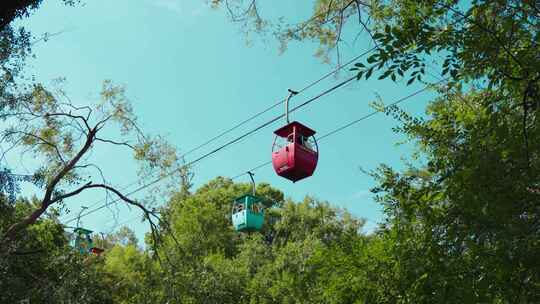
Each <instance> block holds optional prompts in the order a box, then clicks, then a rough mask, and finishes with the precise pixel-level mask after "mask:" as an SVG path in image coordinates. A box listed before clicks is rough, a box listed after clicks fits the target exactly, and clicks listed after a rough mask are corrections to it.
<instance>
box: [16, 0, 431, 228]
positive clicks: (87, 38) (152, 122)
mask: <svg viewBox="0 0 540 304" xmlns="http://www.w3.org/2000/svg"><path fill="white" fill-rule="evenodd" d="M86 2H87V3H86V4H85V5H84V6H82V7H75V8H71V7H65V6H63V5H61V1H59V0H46V1H44V4H43V6H42V7H41V8H40V9H39V10H38V11H37V12H36V13H35V14H34V15H33V16H32V17H30V18H28V19H26V20H24V22H23V23H24V24H25V25H26V26H28V27H29V29H31V30H32V32H33V33H34V34H35V35H39V34H42V33H44V32H49V33H54V32H58V31H62V30H67V32H65V33H63V34H61V35H59V36H56V37H53V38H51V39H50V40H49V41H47V42H45V43H39V44H36V46H35V48H34V51H35V55H36V58H35V59H33V60H31V61H30V62H29V64H30V66H31V71H32V72H33V73H34V74H35V75H36V76H37V79H38V80H40V81H43V82H49V81H51V80H52V79H53V78H56V77H66V78H67V81H68V86H67V88H68V92H69V94H70V95H71V96H72V98H73V99H74V100H76V101H78V102H80V103H88V102H94V101H96V96H97V93H98V92H99V88H100V85H101V83H102V81H103V80H104V79H111V80H113V81H114V82H116V83H119V84H124V85H125V86H126V87H127V94H128V96H130V97H131V99H132V101H133V102H134V107H135V111H136V113H137V114H138V116H139V120H140V123H141V124H142V125H143V127H144V129H145V130H147V131H150V132H151V133H154V134H163V135H166V137H167V138H168V140H169V141H170V142H172V143H174V144H175V145H176V146H177V147H178V148H179V150H180V151H187V150H189V149H191V148H193V147H194V146H196V145H198V144H200V143H201V142H204V141H205V140H207V139H208V138H210V137H212V136H214V135H216V134H218V133H219V132H221V131H222V130H224V129H225V128H229V127H231V126H232V125H234V124H236V123H237V122H239V121H242V120H243V119H245V118H246V117H248V116H250V115H252V114H254V113H256V112H257V111H260V110H261V109H264V108H265V107H267V106H269V105H271V104H273V103H275V102H276V101H277V100H279V99H280V98H283V97H284V96H285V95H286V90H287V88H293V89H294V88H300V87H303V86H304V85H306V84H307V83H309V82H310V81H312V80H315V79H317V78H319V77H320V76H321V75H322V74H324V73H326V72H328V71H329V70H330V69H332V68H333V66H331V65H328V64H324V63H322V62H321V61H320V60H319V59H317V58H315V57H314V56H313V54H314V52H315V49H316V45H315V44H311V43H293V44H291V45H290V47H289V50H288V51H287V52H286V53H285V54H283V55H279V54H278V44H277V42H276V41H274V40H272V39H268V40H267V41H266V42H263V41H260V40H255V41H254V43H253V45H251V46H249V47H248V46H246V43H245V39H244V37H243V36H242V35H241V34H240V33H239V31H238V25H237V24H232V23H231V22H229V21H228V20H227V18H226V16H225V15H224V12H223V11H216V10H212V9H211V8H209V7H208V5H207V4H206V3H205V1H203V0H137V1H133V0H115V1H110V0H92V1H86ZM269 2H270V1H269ZM271 2H272V3H274V2H280V3H281V4H275V3H274V4H272V6H271V7H270V6H268V7H262V8H261V13H262V14H263V15H265V16H279V15H285V16H286V17H287V18H289V20H291V21H300V20H301V18H305V17H306V16H308V15H309V12H310V10H311V7H312V4H311V3H310V2H309V1H271ZM299 2H304V3H302V4H300V3H299ZM348 32H350V33H352V30H349V31H348ZM352 37H353V36H349V37H345V40H347V39H348V38H350V39H348V42H349V44H348V45H343V46H342V51H343V55H342V57H343V58H344V59H347V58H351V57H353V56H354V55H357V54H359V53H361V52H363V51H364V50H366V49H369V48H370V47H371V45H370V44H369V42H368V41H367V40H366V39H364V38H360V39H359V40H358V41H357V42H356V43H355V44H354V45H353V43H352V40H353V39H352ZM348 73H349V72H345V73H342V74H340V78H338V79H336V78H330V79H328V80H327V81H325V82H323V83H321V84H319V85H318V86H317V87H315V88H313V89H311V90H310V91H308V92H306V93H305V94H304V95H302V96H299V97H296V98H295V99H293V101H292V105H293V106H294V104H295V103H299V102H302V101H304V100H306V99H307V98H309V97H311V96H314V95H316V94H318V93H319V92H321V91H323V90H324V89H326V88H329V87H331V86H332V85H334V84H335V83H337V82H338V81H340V80H342V79H343V78H344V77H346V76H347V75H348ZM416 89H418V87H415V86H410V87H407V86H405V84H395V83H392V82H390V81H379V80H376V77H374V78H373V79H370V80H369V81H361V82H356V83H354V84H352V85H350V86H348V87H346V88H343V89H340V90H338V91H336V92H335V93H333V94H331V95H330V96H327V97H324V98H322V99H321V100H319V101H317V102H316V103H314V104H312V105H310V106H308V107H306V108H304V109H302V110H300V111H298V112H296V113H294V114H292V118H293V119H295V120H299V121H301V122H303V123H305V124H307V125H308V126H310V127H312V128H313V129H315V130H317V131H318V132H319V133H320V134H324V133H326V132H328V131H330V130H332V129H334V128H336V127H339V126H341V125H343V124H345V123H347V122H349V121H351V120H354V119H357V118H359V117H361V116H363V115H365V114H367V113H369V112H371V111H372V109H371V108H370V107H369V105H368V104H369V102H371V101H373V100H374V98H375V96H376V95H377V94H378V95H380V96H381V97H382V98H383V100H384V101H385V102H387V103H389V102H392V101H394V100H395V99H397V98H399V97H402V96H405V95H407V94H409V93H411V92H413V91H414V90H416ZM429 97H430V94H423V95H421V96H418V97H415V98H413V99H411V100H409V101H408V102H406V103H404V104H403V108H405V109H406V110H407V111H409V112H411V113H416V114H419V113H423V109H424V108H425V105H426V102H427V100H428V98H429ZM281 112H282V107H279V108H277V109H275V111H273V112H271V113H268V114H267V115H266V116H264V117H261V118H260V119H259V120H256V121H254V122H252V123H251V124H249V125H247V126H245V128H243V129H241V130H237V132H236V133H234V134H231V135H230V136H229V137H228V138H225V139H223V140H227V139H230V138H233V137H235V136H238V135H239V134H242V132H245V131H247V130H249V129H251V128H253V127H254V126H257V125H259V124H261V123H262V122H264V121H266V120H268V119H270V118H272V117H274V116H276V115H277V114H280V113H281ZM281 123H282V122H280V123H279V124H274V125H272V126H271V127H269V128H266V129H263V130H262V131H260V132H258V133H257V134H255V135H253V136H251V137H249V138H248V139H247V140H244V141H242V142H241V143H240V144H237V145H234V146H232V147H230V148H227V149H226V150H225V151H222V152H220V153H218V154H216V155H214V156H213V157H211V158H208V159H205V160H204V161H202V162H200V163H199V164H197V165H196V167H195V168H194V173H195V179H194V182H195V187H198V186H200V185H201V184H204V183H205V182H207V181H208V180H210V179H212V178H214V177H216V176H219V175H221V176H234V175H237V174H239V173H242V172H245V171H246V170H247V169H249V168H252V167H253V166H255V165H258V164H260V163H261V162H264V161H266V160H269V159H270V149H271V143H272V140H273V135H272V132H273V130H274V129H276V128H277V127H278V126H279V125H280V124H281ZM394 125H395V122H394V121H393V120H392V119H391V118H389V117H386V116H384V115H382V114H379V115H377V116H375V117H372V118H370V119H368V120H366V121H363V122H361V123H359V124H357V125H355V126H353V127H351V128H348V129H346V130H344V131H342V132H340V133H338V134H336V135H334V136H332V137H330V138H328V139H327V140H325V141H324V142H323V143H321V146H320V150H321V154H320V159H319V166H318V168H317V170H316V172H315V175H314V176H313V177H311V178H309V179H306V180H304V181H301V182H298V183H296V184H292V183H290V182H289V181H287V180H284V179H282V178H280V177H278V176H276V175H275V173H274V172H273V170H272V168H271V166H267V167H264V168H262V169H260V170H258V171H257V172H255V173H256V180H257V182H268V183H270V184H272V185H273V186H274V187H277V188H279V189H281V190H282V191H283V192H284V193H285V194H286V196H289V197H292V198H294V199H296V200H300V199H302V198H303V197H304V196H305V195H307V194H309V195H313V196H315V197H317V198H320V199H324V200H328V201H330V202H332V203H333V204H335V205H337V206H340V207H344V208H347V209H348V210H349V211H350V212H351V213H353V214H354V215H356V216H358V217H363V218H366V219H367V220H368V225H367V227H366V229H367V230H368V231H369V230H371V229H373V227H374V226H375V225H376V222H377V221H379V220H380V219H381V218H382V214H381V210H380V208H379V207H378V206H377V204H376V203H374V202H373V200H372V197H371V194H370V193H369V191H368V190H369V189H370V188H371V187H372V186H373V185H374V181H373V180H372V178H371V177H369V176H367V175H365V174H364V173H362V172H361V170H360V168H364V169H367V170H369V169H374V168H376V167H377V166H378V165H379V164H380V163H386V164H389V165H391V166H393V167H396V168H400V167H402V164H403V161H402V160H401V158H402V157H404V156H405V157H407V156H408V155H410V153H411V149H410V147H408V146H396V143H397V142H398V141H400V140H402V139H403V138H402V137H400V136H397V135H395V134H394V133H393V132H392V131H391V128H392V126H394ZM222 142H223V141H222ZM222 142H217V143H215V144H214V145H211V146H209V147H207V148H206V149H204V150H201V151H198V153H194V154H192V155H191V157H188V159H187V160H188V161H189V160H190V159H192V158H194V157H196V156H198V155H200V154H202V153H205V152H206V151H209V150H210V149H211V148H213V147H216V146H217V145H219V144H220V143H222ZM122 152H124V153H122ZM93 157H94V158H95V159H96V162H97V163H100V164H102V165H103V167H104V168H105V173H106V175H108V176H109V177H110V181H111V182H112V183H114V184H116V185H125V184H128V183H131V182H132V181H134V180H135V179H136V174H135V167H134V164H133V162H132V161H130V160H128V159H126V157H125V151H122V150H121V149H118V148H114V149H112V148H110V149H98V150H97V151H96V153H94V155H93ZM248 180H249V179H248V177H246V176H245V177H243V178H242V179H240V180H239V181H244V182H247V181H248ZM143 196H144V193H141V194H138V195H137V197H143ZM101 198H103V193H102V192H97V191H96V192H89V193H86V194H84V195H82V196H80V197H79V198H77V199H74V200H71V201H69V202H68V205H69V206H70V207H71V208H72V210H73V212H75V213H76V212H78V210H79V206H80V205H86V206H90V205H92V204H93V203H95V202H97V201H99V199H101ZM114 208H117V209H115V210H116V211H115V212H117V214H118V222H120V223H122V222H125V221H127V220H130V219H134V218H136V217H138V216H140V212H139V211H138V210H136V209H133V208H132V209H131V210H130V209H128V208H126V207H124V206H123V205H122V204H120V205H118V206H115V207H114ZM71 216H72V215H70V216H69V217H71ZM112 218H113V216H112V212H111V211H109V210H106V209H105V210H103V211H102V212H97V213H95V214H93V215H91V216H89V217H88V218H85V219H84V220H83V222H84V224H85V226H86V227H87V228H89V229H93V230H95V231H102V232H110V229H111V228H112V227H113V224H114V221H113V220H112ZM126 225H127V226H128V227H130V228H132V229H134V230H135V231H136V232H137V234H138V236H139V237H141V236H142V234H143V233H144V231H146V230H147V226H146V224H143V223H140V222H139V221H138V220H132V221H129V222H128V223H126Z"/></svg>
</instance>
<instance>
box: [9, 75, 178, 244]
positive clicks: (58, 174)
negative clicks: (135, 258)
mask: <svg viewBox="0 0 540 304" xmlns="http://www.w3.org/2000/svg"><path fill="white" fill-rule="evenodd" d="M100 96H101V100H100V102H98V103H97V104H96V105H94V106H88V105H84V106H78V105H76V104H75V103H73V102H72V101H71V100H70V98H69V97H68V96H67V94H66V93H65V92H64V91H63V90H62V89H61V86H58V87H57V89H56V91H54V92H52V91H50V90H47V89H46V88H44V87H43V86H41V85H35V86H34V87H33V90H32V92H31V93H30V94H27V95H25V96H24V98H22V99H20V100H19V102H18V103H17V105H16V108H15V110H16V111H13V112H11V113H10V114H9V115H7V118H6V124H7V125H9V127H7V128H6V129H5V130H4V131H2V132H1V134H2V141H3V143H4V144H10V148H9V149H8V150H13V151H17V153H20V155H21V157H24V156H25V155H26V153H31V154H32V156H33V157H36V158H37V159H40V160H42V161H43V164H42V165H41V166H40V167H39V168H38V169H37V170H36V173H35V174H34V175H33V178H34V180H35V182H36V183H37V184H40V185H43V195H42V196H41V198H40V203H39V205H38V206H37V208H36V209H34V210H32V212H29V213H28V214H27V215H26V216H25V217H24V218H23V219H21V220H20V221H18V222H16V223H14V224H12V225H11V226H10V227H9V228H8V229H6V230H5V232H4V233H3V234H2V236H1V239H2V241H1V244H2V247H3V248H6V249H9V250H12V249H13V248H15V247H16V246H14V244H15V243H14V242H15V241H16V239H17V236H18V234H19V233H20V232H21V231H22V230H24V229H25V228H26V227H28V226H29V225H32V224H33V223H35V222H36V220H37V219H38V218H39V217H40V216H42V215H43V214H44V213H45V212H46V211H47V210H48V209H49V207H51V206H53V205H59V204H62V203H64V202H65V200H66V199H68V198H70V197H74V196H76V195H78V194H80V193H82V192H83V191H88V190H90V189H102V190H105V191H106V192H107V193H112V194H114V195H115V196H117V197H118V198H119V199H121V200H123V201H124V202H126V203H128V204H130V205H133V206H136V207H137V208H139V209H140V210H142V211H143V212H144V214H145V218H146V220H148V221H149V223H150V226H151V228H152V231H153V232H157V224H156V223H155V221H156V220H157V219H158V217H157V215H156V214H155V213H154V210H153V209H151V208H150V207H146V206H145V205H144V204H143V203H141V202H137V201H135V200H133V199H131V198H129V197H127V196H126V195H124V194H123V193H122V192H121V191H120V190H118V189H117V188H115V187H114V186H112V185H111V184H109V183H108V182H107V178H106V177H105V176H104V174H103V171H102V169H101V167H100V166H99V165H98V164H96V163H93V162H92V159H91V158H90V157H89V153H90V151H92V150H93V149H95V147H96V145H109V146H112V147H118V148H123V149H127V151H131V152H132V153H133V156H134V158H135V159H136V160H138V161H139V163H140V165H141V166H140V174H141V175H144V176H145V178H148V179H151V178H155V177H157V176H159V174H164V173H169V174H170V172H169V170H173V169H174V168H175V166H176V165H177V160H178V159H177V157H176V152H175V149H174V148H173V147H172V146H170V145H169V144H167V143H166V142H165V141H164V140H163V139H162V138H161V137H150V136H148V135H146V134H144V133H143V132H142V130H140V128H139V126H138V124H137V120H136V117H135V115H134V114H133V110H132V107H131V105H130V103H129V100H128V99H127V98H126V96H125V90H124V88H122V87H120V86H115V85H113V84H112V83H111V82H110V81H106V82H104V85H103V88H102V90H101V94H100ZM115 127H116V129H114V128H115ZM107 128H109V129H108V131H106V130H107ZM111 131H116V132H119V137H120V138H121V139H116V138H114V137H112V138H108V137H104V136H103V135H101V134H102V133H105V132H111ZM172 172H173V173H174V171H172ZM95 178H97V179H99V180H100V181H95Z"/></svg>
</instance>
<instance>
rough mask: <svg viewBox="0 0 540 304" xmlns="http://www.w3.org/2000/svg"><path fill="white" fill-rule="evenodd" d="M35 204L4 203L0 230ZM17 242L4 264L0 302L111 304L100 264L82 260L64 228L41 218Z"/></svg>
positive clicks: (0, 205) (1, 266) (0, 267)
mask: <svg viewBox="0 0 540 304" xmlns="http://www.w3.org/2000/svg"><path fill="white" fill-rule="evenodd" d="M33 204H35V203H32V202H29V201H24V200H19V201H17V202H16V203H15V204H12V203H8V202H7V201H6V200H5V199H4V198H2V199H1V200H0V208H1V210H2V212H1V213H0V231H4V230H5V229H7V227H8V226H9V225H10V224H11V223H13V222H15V221H18V220H20V218H21V217H23V216H24V214H25V213H26V212H28V210H30V209H32V208H34V206H33ZM23 235H24V237H22V238H20V239H18V245H17V251H15V252H12V253H11V254H10V255H9V256H2V258H1V259H0V274H1V276H0V289H2V293H1V294H0V302H2V303H16V301H20V300H24V299H29V300H30V302H31V303H33V302H36V303H62V302H64V303H69V301H71V302H72V303H88V304H90V303H112V302H111V297H110V294H109V293H108V291H107V290H108V289H107V287H106V286H105V285H104V284H103V282H102V275H103V272H102V271H101V270H100V269H101V264H102V261H101V260H100V259H98V258H94V257H85V256H81V255H79V254H78V253H77V252H76V251H74V250H72V249H71V247H69V246H68V244H67V240H66V238H65V237H64V230H63V228H62V227H61V226H60V225H58V224H57V223H56V222H54V221H53V220H51V219H41V220H39V222H38V223H36V224H35V225H33V226H32V227H30V228H28V229H26V231H25V233H24V234H23Z"/></svg>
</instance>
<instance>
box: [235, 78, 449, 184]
mask: <svg viewBox="0 0 540 304" xmlns="http://www.w3.org/2000/svg"><path fill="white" fill-rule="evenodd" d="M444 81H446V79H442V80H439V81H437V82H435V83H433V84H429V85H426V86H425V87H424V88H422V89H420V90H418V91H415V92H413V93H411V94H409V95H407V96H405V97H402V98H400V99H398V100H396V101H394V102H392V103H390V104H389V105H387V106H385V107H384V108H385V109H386V108H389V107H392V106H395V105H398V104H400V103H402V102H404V101H406V100H408V99H410V98H412V97H414V96H416V95H418V94H420V93H423V92H425V91H427V90H428V89H429V88H431V87H432V86H434V85H437V84H440V83H442V82H444ZM380 112H381V111H373V112H371V113H369V114H366V115H364V116H362V117H360V118H358V119H355V120H353V121H350V122H348V123H346V124H345V125H343V126H340V127H338V128H336V129H334V130H332V131H330V132H328V133H325V134H324V135H322V136H320V137H318V138H317V141H321V140H324V139H325V138H328V137H330V136H332V135H334V134H336V133H338V132H340V131H343V130H344V129H347V128H349V127H351V126H352V125H355V124H357V123H359V122H361V121H363V120H366V119H368V118H370V117H372V116H375V115H376V114H378V113H380ZM271 163H272V161H266V162H263V163H261V164H259V165H257V166H255V167H253V168H251V169H249V170H247V171H246V172H244V173H240V174H238V175H235V176H234V177H232V178H231V179H232V180H235V179H237V178H239V177H241V176H244V175H246V174H247V172H253V171H256V170H258V169H260V168H262V167H265V166H268V165H269V164H271Z"/></svg>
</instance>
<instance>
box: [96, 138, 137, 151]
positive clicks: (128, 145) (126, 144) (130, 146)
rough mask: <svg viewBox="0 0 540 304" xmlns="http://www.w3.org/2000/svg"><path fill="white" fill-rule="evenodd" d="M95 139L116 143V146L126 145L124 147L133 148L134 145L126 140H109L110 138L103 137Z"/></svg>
mask: <svg viewBox="0 0 540 304" xmlns="http://www.w3.org/2000/svg"><path fill="white" fill-rule="evenodd" d="M96 141H101V142H104V143H109V144H113V145H118V146H126V147H129V148H131V149H132V150H135V146H133V145H132V144H130V143H128V142H125V141H124V142H118V141H114V140H110V139H103V138H98V137H96Z"/></svg>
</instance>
